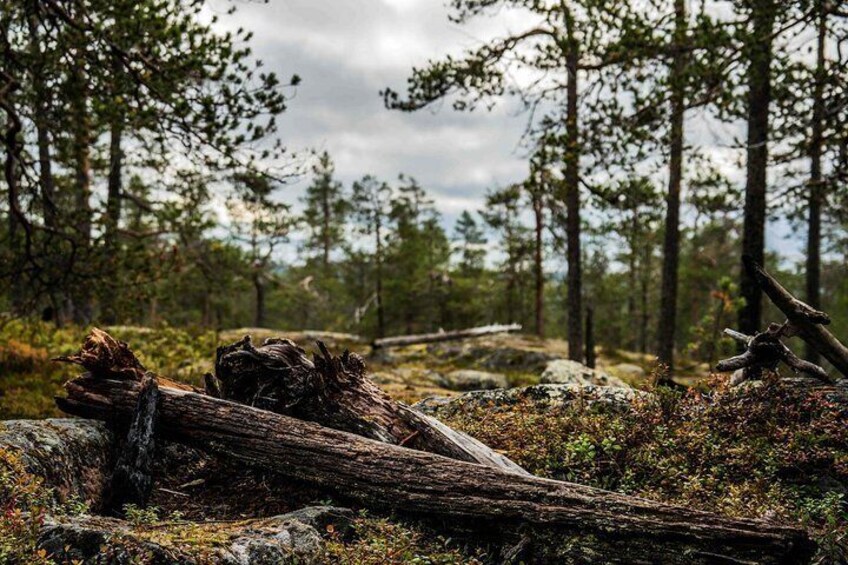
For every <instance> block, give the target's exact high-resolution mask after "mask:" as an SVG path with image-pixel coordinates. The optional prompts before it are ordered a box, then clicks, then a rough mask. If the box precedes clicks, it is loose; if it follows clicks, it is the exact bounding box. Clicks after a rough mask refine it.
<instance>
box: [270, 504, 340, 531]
mask: <svg viewBox="0 0 848 565" xmlns="http://www.w3.org/2000/svg"><path fill="white" fill-rule="evenodd" d="M277 518H280V519H291V520H297V521H298V522H302V523H304V524H306V525H307V526H312V527H313V528H315V529H316V530H318V532H320V533H321V534H322V535H323V534H324V533H326V532H328V528H329V527H332V529H333V531H334V532H336V533H337V534H339V535H341V536H345V535H347V534H348V533H349V532H350V530H351V528H352V526H353V521H354V520H355V519H356V512H354V511H353V510H351V509H350V508H342V507H340V506H307V507H305V508H301V509H300V510H295V511H294V512H289V513H287V514H283V515H282V516H278V517H277Z"/></svg>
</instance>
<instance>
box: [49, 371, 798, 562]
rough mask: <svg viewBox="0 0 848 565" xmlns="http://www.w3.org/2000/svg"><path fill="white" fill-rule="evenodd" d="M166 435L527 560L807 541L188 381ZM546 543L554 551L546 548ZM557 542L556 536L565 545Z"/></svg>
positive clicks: (133, 397)
mask: <svg viewBox="0 0 848 565" xmlns="http://www.w3.org/2000/svg"><path fill="white" fill-rule="evenodd" d="M65 388H66V390H67V393H68V397H67V398H58V399H57V403H58V404H59V407H60V408H61V409H62V410H64V411H65V412H68V413H71V414H75V415H77V416H83V417H93V418H98V419H119V420H120V419H123V420H126V419H127V418H129V417H130V416H131V415H132V413H133V411H134V409H135V406H136V404H137V401H138V395H139V390H140V388H141V385H140V384H139V383H138V382H135V381H132V380H112V379H99V378H94V377H92V376H82V377H80V378H77V379H74V380H72V381H69V382H68V383H67V384H66V385H65ZM160 394H161V396H160V401H159V417H160V420H159V421H160V427H159V429H160V430H161V431H162V433H163V434H165V435H166V436H167V437H169V438H171V439H174V440H177V441H182V442H185V443H188V444H191V445H195V446H198V447H201V448H205V449H209V450H212V451H215V452H218V453H222V454H225V455H228V456H231V457H233V458H236V459H237V460H240V461H243V462H244V463H245V464H248V465H254V466H258V467H260V468H263V469H267V470H270V471H274V472H277V473H280V474H282V475H285V476H287V477H291V478H294V479H298V480H302V481H306V482H308V483H311V484H313V485H317V486H319V487H322V488H327V489H329V490H331V491H333V492H335V493H338V494H339V495H341V496H344V497H348V498H351V499H355V500H358V501H359V502H361V503H362V504H364V505H365V506H368V507H373V508H379V509H387V510H393V511H399V512H404V513H410V514H413V515H418V516H422V517H426V518H429V519H438V520H442V521H443V522H444V525H445V526H446V527H449V528H450V527H454V528H463V529H466V530H467V529H471V530H476V531H478V532H481V533H483V534H495V535H500V536H502V537H503V539H508V538H510V537H515V536H516V535H518V536H519V537H521V536H523V535H525V534H528V533H529V534H530V535H531V536H532V537H533V538H534V539H536V540H537V541H538V539H539V538H540V537H541V538H544V539H545V540H548V541H547V543H538V544H535V545H534V548H533V550H532V552H533V559H534V560H535V561H539V562H541V561H545V560H547V561H548V562H549V560H550V559H553V558H557V559H560V560H561V558H562V557H563V554H562V551H566V550H565V549H563V548H568V549H567V551H569V553H568V560H569V561H571V562H581V563H589V562H598V561H599V560H600V561H604V562H607V563H640V562H644V563H657V562H662V563H741V562H757V563H806V562H809V560H810V558H811V555H812V552H813V551H814V544H813V543H812V542H811V541H810V539H809V538H808V537H807V535H806V534H805V532H803V531H802V530H799V529H795V528H791V527H786V526H781V525H775V524H772V523H768V522H764V521H759V520H750V519H730V518H724V517H721V516H718V515H714V514H710V513H706V512H700V511H696V510H691V509H688V508H682V507H676V506H671V505H666V504H661V503H657V502H652V501H649V500H644V499H640V498H635V497H631V496H626V495H622V494H618V493H613V492H608V491H604V490H600V489H596V488H592V487H587V486H581V485H575V484H571V483H566V482H560V481H553V480H548V479H542V478H538V477H533V476H522V475H518V474H514V473H507V472H504V471H501V470H498V469H493V468H491V467H485V466H482V465H479V464H474V463H468V462H464V461H457V460H454V459H449V458H447V457H443V456H439V455H435V454H431V453H426V452H422V451H417V450H412V449H407V448H405V447H400V446H396V445H390V444H386V443H381V442H377V441H374V440H370V439H366V438H362V437H359V436H357V435H353V434H350V433H346V432H341V431H338V430H333V429H330V428H326V427H323V426H320V425H318V424H315V423H312V422H305V421H301V420H298V419H296V418H292V417H289V416H284V415H281V414H275V413H273V412H269V411H265V410H260V409H257V408H253V407H250V406H245V405H243V404H238V403H235V402H230V401H226V400H221V399H216V398H212V397H210V396H208V395H202V394H197V393H193V392H189V391H185V390H177V389H171V388H161V389H160ZM550 543H554V544H555V545H556V548H557V549H555V550H554V551H555V553H553V554H550V555H548V554H545V551H546V550H545V548H546V547H549V545H548V544H550ZM563 544H564V545H563Z"/></svg>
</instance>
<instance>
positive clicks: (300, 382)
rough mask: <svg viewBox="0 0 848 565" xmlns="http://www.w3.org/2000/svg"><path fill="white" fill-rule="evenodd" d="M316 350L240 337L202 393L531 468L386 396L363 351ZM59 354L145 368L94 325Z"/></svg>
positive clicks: (136, 372)
mask: <svg viewBox="0 0 848 565" xmlns="http://www.w3.org/2000/svg"><path fill="white" fill-rule="evenodd" d="M318 348H319V350H320V354H316V355H315V356H314V357H313V359H312V360H310V359H309V358H308V357H307V356H306V352H305V351H304V350H303V349H301V348H300V347H298V346H297V344H295V343H294V342H293V341H291V340H288V339H280V338H272V339H267V340H265V343H264V344H262V345H261V346H259V347H256V346H254V345H253V343H252V341H251V339H250V336H245V337H244V338H243V339H241V340H239V341H237V342H235V343H233V344H232V345H228V346H225V347H219V348H218V350H217V353H216V359H215V375H214V376H213V375H211V374H207V375H206V376H205V379H204V381H205V388H206V393H207V394H208V395H210V396H213V397H215V398H223V399H225V400H232V401H235V402H239V403H242V404H247V405H249V406H255V407H257V408H262V409H264V410H269V411H271V412H276V413H278V414H287V415H290V416H294V417H296V418H298V419H301V420H309V421H313V422H317V423H319V424H321V425H324V426H329V427H331V428H335V429H337V430H342V431H347V432H351V433H355V434H358V435H361V436H363V437H367V438H371V439H376V440H378V441H382V442H386V443H392V444H396V445H405V446H406V447H410V448H412V449H419V450H421V451H429V452H432V453H437V454H439V455H444V456H446V457H451V458H453V459H458V460H460V461H470V462H472V463H480V464H482V465H487V466H490V467H494V468H497V469H503V470H505V471H510V472H513V473H520V474H525V475H526V474H529V473H527V471H525V470H524V469H522V468H521V467H520V466H519V465H518V464H516V463H515V462H513V461H511V460H510V459H509V458H507V457H505V456H504V455H501V454H500V453H497V452H496V451H494V450H492V449H491V448H490V447H488V446H486V445H485V444H483V443H481V442H479V441H477V440H476V439H474V438H472V437H471V436H469V435H467V434H464V433H462V432H458V431H456V430H453V429H451V428H450V427H449V426H446V425H444V424H442V423H441V422H439V421H438V420H436V419H435V418H433V417H431V416H427V415H426V414H422V413H420V412H418V411H416V410H413V409H412V408H409V407H408V406H406V405H404V404H402V403H400V402H397V401H395V400H393V399H392V398H390V397H389V396H388V395H387V394H386V393H385V392H383V391H382V390H381V389H380V388H379V387H378V386H377V385H376V384H374V382H373V381H371V379H369V378H368V376H367V374H366V368H365V362H364V361H363V360H362V358H361V357H360V356H358V355H356V354H354V353H350V352H347V351H345V352H344V353H343V354H342V355H341V356H339V357H336V356H333V355H331V354H330V352H329V351H328V350H327V348H326V347H325V346H324V344H323V343H322V342H320V341H319V342H318ZM60 360H61V361H64V362H68V363H75V364H79V365H82V366H83V367H85V368H86V369H88V370H89V371H90V372H91V373H92V374H93V375H94V376H96V377H98V378H106V379H118V380H140V379H143V378H144V375H145V374H146V373H145V371H146V369H145V368H144V367H143V366H142V364H141V363H140V362H139V361H138V359H137V358H136V357H135V355H134V354H133V353H132V351H131V349H130V348H129V346H128V345H127V344H126V343H124V342H122V341H118V340H116V339H114V338H113V337H111V336H110V335H109V334H108V333H106V332H104V331H102V330H99V329H97V328H94V329H93V330H92V331H91V333H90V334H89V336H88V337H86V339H85V341H84V342H83V346H82V348H81V349H80V351H79V352H78V353H77V354H75V355H72V356H69V357H63V358H61V359H60ZM157 381H158V384H159V385H160V386H162V387H170V388H179V389H183V390H194V389H192V388H191V387H188V386H186V385H183V384H180V383H176V382H174V381H170V380H168V379H165V378H164V377H157ZM128 457H135V455H134V454H131V455H129V456H128ZM142 474H143V473H142ZM135 475H136V476H138V473H135Z"/></svg>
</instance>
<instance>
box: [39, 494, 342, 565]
mask: <svg viewBox="0 0 848 565" xmlns="http://www.w3.org/2000/svg"><path fill="white" fill-rule="evenodd" d="M333 510H334V514H332V515H335V516H338V517H342V516H343V517H344V518H343V519H342V518H339V519H340V521H341V522H342V523H344V524H349V523H350V520H351V518H350V515H352V511H350V510H346V509H338V508H336V509H333ZM332 515H331V514H329V513H327V512H324V511H321V510H320V509H303V510H301V511H299V513H292V514H284V515H281V516H275V517H273V518H263V519H255V520H246V521H242V522H207V523H191V522H179V521H177V522H164V523H155V524H133V523H130V522H127V521H125V520H118V519H115V518H105V517H101V516H88V515H82V516H65V517H49V518H47V519H46V521H45V524H44V526H43V527H42V530H41V533H40V536H39V541H38V545H39V547H40V548H41V549H44V550H45V551H46V552H47V554H48V555H49V556H50V557H51V558H52V559H54V560H56V561H58V562H62V563H65V562H73V563H82V564H85V565H89V564H91V565H94V564H100V563H110V564H114V565H123V564H127V565H129V564H131V563H138V562H143V563H154V564H157V565H171V564H173V565H178V564H182V563H187V564H195V563H198V564H199V563H222V564H226V565H278V564H282V563H318V562H320V559H321V556H322V555H323V550H324V540H323V538H322V537H321V534H320V533H319V530H318V529H316V527H315V526H313V525H312V524H310V523H306V522H309V521H312V523H314V524H316V525H317V524H324V527H325V528H326V526H327V525H329V524H331V523H333V522H332V518H331V516H332Z"/></svg>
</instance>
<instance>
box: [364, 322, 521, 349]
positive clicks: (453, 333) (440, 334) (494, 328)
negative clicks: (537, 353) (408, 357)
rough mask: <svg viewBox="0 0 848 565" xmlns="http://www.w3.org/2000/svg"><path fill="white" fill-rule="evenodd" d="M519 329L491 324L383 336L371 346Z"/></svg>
mask: <svg viewBox="0 0 848 565" xmlns="http://www.w3.org/2000/svg"><path fill="white" fill-rule="evenodd" d="M518 331H521V324H507V325H503V324H492V325H490V326H480V327H477V328H468V329H465V330H454V331H450V332H435V333H429V334H414V335H399V336H395V337H384V338H380V339H375V340H374V341H373V342H372V344H371V345H372V346H373V347H374V348H375V349H378V348H381V347H401V346H404V345H418V344H422V343H438V342H441V341H452V340H457V339H468V338H471V337H481V336H485V335H495V334H502V333H509V332H518Z"/></svg>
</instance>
